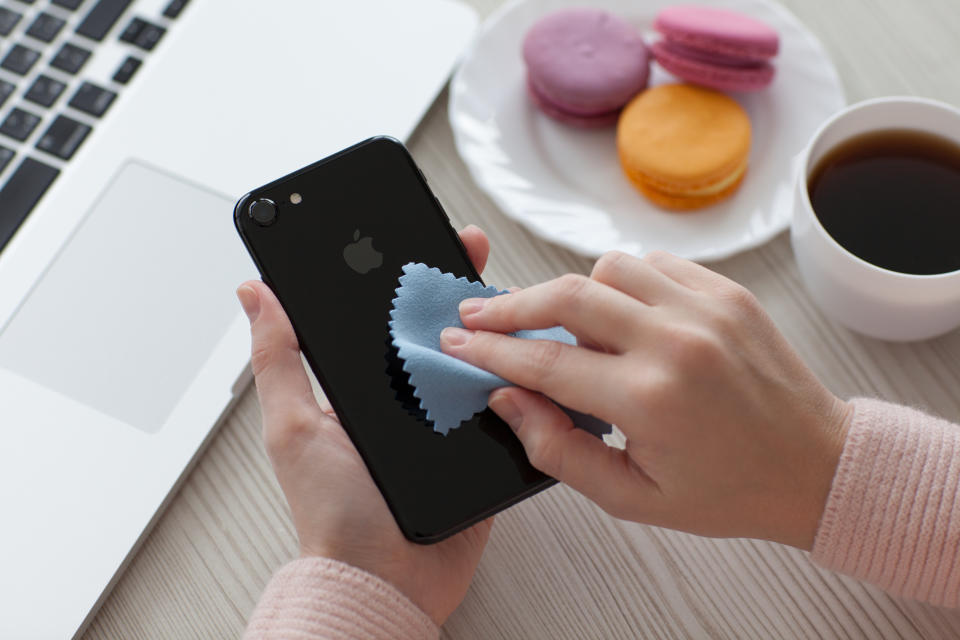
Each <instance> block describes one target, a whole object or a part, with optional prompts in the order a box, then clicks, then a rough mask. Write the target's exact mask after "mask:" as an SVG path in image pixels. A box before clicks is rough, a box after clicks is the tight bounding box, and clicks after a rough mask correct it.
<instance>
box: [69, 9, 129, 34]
mask: <svg viewBox="0 0 960 640" xmlns="http://www.w3.org/2000/svg"><path fill="white" fill-rule="evenodd" d="M131 2H133V0H97V4H95V5H94V7H93V9H90V11H89V13H87V15H86V17H85V18H84V19H83V22H81V23H80V26H79V27H77V33H79V34H80V35H82V36H86V37H88V38H90V39H91V40H103V38H104V36H106V35H107V33H108V32H109V31H110V29H112V28H113V25H115V24H116V23H117V20H119V19H120V16H121V15H123V12H124V11H126V9H127V7H128V6H130V3H131Z"/></svg>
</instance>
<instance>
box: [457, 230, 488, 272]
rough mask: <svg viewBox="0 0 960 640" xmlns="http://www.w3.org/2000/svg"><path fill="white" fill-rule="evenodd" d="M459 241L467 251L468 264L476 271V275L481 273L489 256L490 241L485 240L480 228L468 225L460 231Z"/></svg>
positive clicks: (485, 235)
mask: <svg viewBox="0 0 960 640" xmlns="http://www.w3.org/2000/svg"><path fill="white" fill-rule="evenodd" d="M460 241H461V242H462V243H463V246H464V248H465V249H466V250H467V255H468V256H469V257H470V262H472V263H473V267H474V268H475V269H476V270H477V273H483V269H484V267H486V266H487V257H488V256H489V255H490V240H489V239H488V238H487V234H485V233H484V232H483V231H482V230H481V229H480V227H478V226H475V225H472V224H468V225H467V226H466V227H464V228H463V230H462V231H460Z"/></svg>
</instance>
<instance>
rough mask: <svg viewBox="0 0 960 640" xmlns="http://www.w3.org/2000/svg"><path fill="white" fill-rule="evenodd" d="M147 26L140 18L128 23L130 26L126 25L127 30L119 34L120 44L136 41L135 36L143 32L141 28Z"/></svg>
mask: <svg viewBox="0 0 960 640" xmlns="http://www.w3.org/2000/svg"><path fill="white" fill-rule="evenodd" d="M145 26H147V21H146V20H141V19H140V18H134V19H133V20H131V21H130V24H128V25H127V28H126V29H124V30H123V31H122V32H121V33H120V40H121V41H122V42H129V43H131V44H133V43H134V41H136V39H137V36H138V35H140V32H141V31H143V28H144V27H145Z"/></svg>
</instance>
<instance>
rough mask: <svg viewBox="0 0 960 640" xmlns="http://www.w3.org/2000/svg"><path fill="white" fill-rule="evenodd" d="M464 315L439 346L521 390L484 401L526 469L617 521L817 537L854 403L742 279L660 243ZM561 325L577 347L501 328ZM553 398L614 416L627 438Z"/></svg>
mask: <svg viewBox="0 0 960 640" xmlns="http://www.w3.org/2000/svg"><path fill="white" fill-rule="evenodd" d="M460 313H461V319H462V320H463V323H464V325H465V326H466V327H467V330H463V329H455V328H449V329H446V330H444V332H443V334H442V336H441V342H442V345H443V349H444V351H445V352H446V353H448V354H450V355H453V356H455V357H458V358H461V359H463V360H465V361H467V362H470V363H473V364H475V365H477V366H479V367H481V368H483V369H487V370H489V371H492V372H493V373H496V374H497V375H499V376H501V377H503V378H505V379H507V380H510V381H512V382H514V383H516V384H518V385H520V387H511V388H505V389H499V390H497V391H495V392H494V393H493V394H491V397H490V406H491V408H492V409H493V410H494V411H495V412H497V413H498V414H499V415H500V417H501V418H503V419H504V420H505V421H506V422H507V423H508V424H510V426H511V427H512V428H513V429H514V431H515V433H516V434H517V436H518V437H519V438H520V440H521V441H522V442H523V445H524V448H525V449H526V452H527V456H528V457H529V458H530V461H531V463H532V464H533V465H534V466H536V467H538V468H539V469H541V470H542V471H544V472H545V473H547V474H549V475H552V476H554V477H555V478H557V479H558V480H560V481H562V482H565V483H566V484H568V485H570V486H572V487H573V488H574V489H576V490H578V491H580V492H581V493H583V494H584V495H586V496H587V497H588V498H590V499H592V500H593V501H595V502H596V503H597V504H599V505H600V506H601V507H602V508H604V509H605V510H606V511H607V512H609V513H610V514H612V515H614V516H616V517H619V518H625V519H629V520H636V521H639V522H645V523H648V524H654V525H658V526H664V527H669V528H672V529H680V530H683V531H689V532H691V533H696V534H700V535H707V536H717V537H751V538H762V539H768V540H774V541H778V542H782V543H785V544H790V545H793V546H796V547H799V548H802V549H810V548H811V547H812V545H813V539H814V536H815V534H816V530H817V526H818V524H819V520H820V516H821V514H822V513H823V508H824V505H825V503H826V499H827V495H828V493H829V491H830V486H831V482H832V479H833V474H834V471H835V470H836V467H837V464H838V462H839V459H840V454H841V452H842V450H843V444H844V439H845V435H846V429H847V421H848V416H849V413H850V410H849V408H848V406H847V404H846V403H844V402H842V401H841V400H839V399H838V398H837V397H836V396H834V395H833V394H832V393H830V392H829V391H828V390H827V389H826V388H825V387H824V386H823V385H822V384H821V383H820V382H819V381H818V380H817V379H816V377H815V376H814V375H813V373H812V372H811V371H810V370H809V369H808V368H807V367H806V366H805V365H804V364H803V362H802V361H801V360H800V358H799V357H798V356H797V354H796V353H795V352H794V351H793V349H792V348H791V347H790V345H789V344H788V343H787V341H786V339H785V338H784V337H783V336H782V335H781V334H780V332H779V331H778V330H777V328H776V327H775V326H774V324H773V322H772V321H771V319H770V318H769V316H767V314H766V313H765V312H764V311H763V309H761V308H760V306H759V304H758V303H757V301H756V299H755V298H754V297H753V296H752V295H751V294H750V293H749V292H748V291H747V290H746V289H744V288H743V287H741V286H740V285H738V284H736V283H734V282H732V281H730V280H728V279H726V278H724V277H723V276H720V275H718V274H716V273H714V272H712V271H710V270H708V269H706V268H704V267H701V266H699V265H697V264H695V263H693V262H689V261H687V260H683V259H681V258H677V257H675V256H672V255H669V254H666V253H662V252H657V253H652V254H650V255H648V256H647V257H646V258H644V259H637V258H634V257H631V256H628V255H626V254H622V253H616V252H614V253H608V254H606V255H605V256H603V257H602V258H601V259H600V260H599V261H597V264H596V266H595V267H594V269H593V273H592V274H591V276H590V278H587V277H585V276H578V275H567V276H563V277H561V278H558V279H556V280H552V281H550V282H546V283H543V284H540V285H536V286H534V287H531V288H529V289H525V290H522V291H518V292H515V293H511V294H509V295H504V296H497V297H494V298H490V299H485V300H481V299H471V300H465V301H464V302H463V303H462V304H461V306H460ZM556 325H563V326H564V327H565V328H566V329H567V330H568V331H570V332H571V333H573V334H574V335H575V336H577V338H578V342H579V344H580V346H568V345H562V344H559V343H556V342H547V341H535V340H520V339H517V338H513V337H510V336H507V335H504V334H505V333H508V332H512V331H516V330H519V329H539V328H546V327H551V326H556ZM521 387H525V388H521ZM531 390H532V391H531ZM535 392H540V393H535ZM541 394H542V395H541ZM545 396H546V397H545ZM548 398H552V399H553V400H556V401H557V402H558V403H561V404H563V405H565V406H567V407H570V408H573V409H577V410H579V411H582V412H586V413H591V414H593V415H595V416H597V417H599V418H602V419H604V420H607V421H609V422H611V423H614V424H616V425H617V426H618V427H619V428H620V430H621V431H622V432H623V433H624V434H625V435H626V439H627V443H626V448H625V449H624V450H619V449H615V448H612V447H609V446H607V445H606V444H604V443H603V442H601V441H600V440H597V439H596V438H594V437H593V436H591V435H589V434H587V433H586V432H583V431H581V430H579V429H576V428H574V427H573V425H572V423H571V422H570V419H569V418H568V417H567V416H566V414H564V413H563V412H562V411H560V410H559V409H558V408H557V406H556V405H555V404H554V403H553V402H551V400H550V399H548Z"/></svg>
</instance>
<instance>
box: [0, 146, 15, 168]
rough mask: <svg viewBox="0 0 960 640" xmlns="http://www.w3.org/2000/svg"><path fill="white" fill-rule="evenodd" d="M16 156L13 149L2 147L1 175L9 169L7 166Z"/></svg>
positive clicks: (0, 158)
mask: <svg viewBox="0 0 960 640" xmlns="http://www.w3.org/2000/svg"><path fill="white" fill-rule="evenodd" d="M15 155H16V154H15V153H14V152H13V149H7V148H6V147H4V146H0V173H2V172H3V170H4V169H6V168H7V165H8V164H10V161H11V160H13V156H15Z"/></svg>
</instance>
